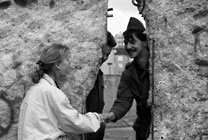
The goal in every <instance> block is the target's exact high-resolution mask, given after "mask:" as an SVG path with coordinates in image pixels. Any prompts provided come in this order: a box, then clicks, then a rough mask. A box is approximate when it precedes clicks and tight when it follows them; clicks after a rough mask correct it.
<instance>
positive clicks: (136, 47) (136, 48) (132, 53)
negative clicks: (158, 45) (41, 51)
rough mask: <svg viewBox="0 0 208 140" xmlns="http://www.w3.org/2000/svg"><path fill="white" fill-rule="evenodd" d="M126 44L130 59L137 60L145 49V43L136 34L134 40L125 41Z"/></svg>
mask: <svg viewBox="0 0 208 140" xmlns="http://www.w3.org/2000/svg"><path fill="white" fill-rule="evenodd" d="M124 43H125V49H126V51H127V53H128V55H129V57H130V58H135V57H136V56H138V55H139V54H140V53H141V51H142V49H144V47H145V46H144V44H145V42H142V41H141V40H140V39H138V38H137V37H136V35H134V34H133V38H132V39H129V40H128V41H125V40H124Z"/></svg>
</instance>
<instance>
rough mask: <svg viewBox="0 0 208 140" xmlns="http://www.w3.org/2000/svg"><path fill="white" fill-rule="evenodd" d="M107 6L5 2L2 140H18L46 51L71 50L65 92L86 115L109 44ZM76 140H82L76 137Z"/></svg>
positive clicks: (1, 18) (70, 0) (82, 0)
mask: <svg viewBox="0 0 208 140" xmlns="http://www.w3.org/2000/svg"><path fill="white" fill-rule="evenodd" d="M106 16H107V0H79V1H78V0H0V139H1V140H16V139H17V133H16V132H17V125H18V117H19V107H20V104H21V102H22V99H23V97H24V94H25V93H26V91H27V89H28V87H29V86H30V85H31V84H32V83H31V80H30V78H29V75H30V73H31V72H32V71H33V70H34V67H35V62H37V60H38V58H39V54H40V52H41V50H42V48H43V47H44V46H46V45H50V44H51V43H61V44H63V45H67V46H68V47H69V49H70V53H69V55H70V60H69V65H68V68H69V69H71V74H70V75H69V76H68V79H69V80H68V82H67V83H65V84H64V86H63V87H62V90H63V91H64V92H65V93H66V94H67V96H68V97H69V99H70V100H71V102H72V105H73V106H74V107H75V108H77V109H78V110H79V111H80V112H82V111H83V108H84V104H85V99H86V96H87V94H88V93H89V91H90V89H91V88H92V86H93V84H94V81H95V78H96V73H97V70H98V65H99V64H98V63H99V60H100V57H101V49H100V48H101V46H102V45H103V44H105V42H106V21H107V17H106ZM72 139H73V140H76V139H80V137H79V136H72Z"/></svg>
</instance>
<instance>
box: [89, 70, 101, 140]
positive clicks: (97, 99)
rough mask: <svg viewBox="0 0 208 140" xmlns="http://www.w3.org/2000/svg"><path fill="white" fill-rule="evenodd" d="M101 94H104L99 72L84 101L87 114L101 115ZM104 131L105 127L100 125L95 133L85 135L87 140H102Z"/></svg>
mask: <svg viewBox="0 0 208 140" xmlns="http://www.w3.org/2000/svg"><path fill="white" fill-rule="evenodd" d="M103 92H104V80H103V72H102V71H101V70H99V71H98V74H97V79H96V81H95V84H94V87H93V88H92V90H91V91H90V93H89V95H88V96H87V101H86V109H87V112H97V113H102V111H103V107H104V97H103ZM104 131H105V126H104V125H103V124H101V127H100V129H99V130H98V131H97V132H96V133H89V134H87V140H103V137H104Z"/></svg>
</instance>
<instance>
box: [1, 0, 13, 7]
mask: <svg viewBox="0 0 208 140" xmlns="http://www.w3.org/2000/svg"><path fill="white" fill-rule="evenodd" d="M10 5H11V1H9V0H8V1H3V2H0V9H7V8H8V7H9V6H10Z"/></svg>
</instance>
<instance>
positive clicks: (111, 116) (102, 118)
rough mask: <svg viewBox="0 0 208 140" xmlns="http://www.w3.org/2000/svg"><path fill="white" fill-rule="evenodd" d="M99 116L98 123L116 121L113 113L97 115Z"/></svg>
mask: <svg viewBox="0 0 208 140" xmlns="http://www.w3.org/2000/svg"><path fill="white" fill-rule="evenodd" d="M99 116H100V121H101V122H104V123H109V122H112V121H113V120H115V119H116V116H115V114H114V113H113V112H109V113H103V114H99Z"/></svg>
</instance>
